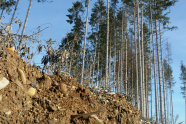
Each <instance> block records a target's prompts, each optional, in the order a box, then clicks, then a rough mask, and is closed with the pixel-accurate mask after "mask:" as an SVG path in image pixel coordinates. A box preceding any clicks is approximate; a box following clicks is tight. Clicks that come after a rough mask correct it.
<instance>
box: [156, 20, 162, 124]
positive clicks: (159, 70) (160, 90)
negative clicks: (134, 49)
mask: <svg viewBox="0 0 186 124" xmlns="http://www.w3.org/2000/svg"><path fill="white" fill-rule="evenodd" d="M155 27H156V45H157V57H158V75H159V93H160V120H161V123H163V102H162V101H163V100H162V83H161V69H160V68H161V67H160V55H159V41H158V30H157V19H155Z"/></svg>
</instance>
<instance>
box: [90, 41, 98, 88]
mask: <svg viewBox="0 0 186 124" xmlns="http://www.w3.org/2000/svg"><path fill="white" fill-rule="evenodd" d="M96 42H97V41H96ZM96 46H97V43H96V44H95V47H94V49H95V53H94V60H93V70H92V81H91V86H93V82H94V70H95V62H96V52H97V51H96V49H97V48H96Z"/></svg>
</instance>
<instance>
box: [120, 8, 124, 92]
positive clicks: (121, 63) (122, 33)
mask: <svg viewBox="0 0 186 124" xmlns="http://www.w3.org/2000/svg"><path fill="white" fill-rule="evenodd" d="M122 13H123V14H122V23H121V51H120V55H121V57H120V61H121V62H120V65H121V68H120V69H121V70H120V71H121V76H120V78H121V79H120V94H122V82H123V36H124V31H123V21H124V17H123V16H124V6H123V10H122Z"/></svg>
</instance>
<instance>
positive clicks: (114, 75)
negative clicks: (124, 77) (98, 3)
mask: <svg viewBox="0 0 186 124" xmlns="http://www.w3.org/2000/svg"><path fill="white" fill-rule="evenodd" d="M115 18H116V17H115V16H114V21H115ZM115 25H116V23H114V74H113V81H114V92H115V88H116V26H115Z"/></svg>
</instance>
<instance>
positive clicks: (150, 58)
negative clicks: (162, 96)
mask: <svg viewBox="0 0 186 124" xmlns="http://www.w3.org/2000/svg"><path fill="white" fill-rule="evenodd" d="M149 6H150V11H151V3H150V5H149ZM150 15H151V14H150ZM151 25H152V24H151V20H149V29H150V31H151V30H152V29H151ZM152 35H153V34H152ZM151 40H152V38H150V55H149V63H150V90H151V101H150V103H151V112H150V113H151V121H153V117H152V63H151V61H152V56H151V55H152V53H151V49H152V48H151V46H152V42H151Z"/></svg>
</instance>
